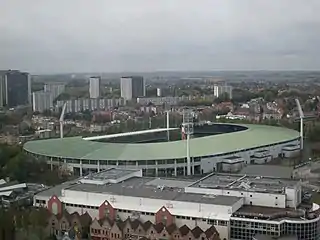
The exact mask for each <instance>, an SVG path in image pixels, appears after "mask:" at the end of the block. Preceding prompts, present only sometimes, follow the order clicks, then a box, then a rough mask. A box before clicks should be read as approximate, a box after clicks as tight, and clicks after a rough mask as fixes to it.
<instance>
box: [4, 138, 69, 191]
mask: <svg viewBox="0 0 320 240" xmlns="http://www.w3.org/2000/svg"><path fill="white" fill-rule="evenodd" d="M7 178H9V179H10V181H14V180H16V181H18V182H34V183H43V184H46V185H55V184H58V183H61V182H63V181H65V180H66V179H65V178H64V177H63V176H60V175H59V173H58V171H51V170H50V169H49V167H48V165H47V163H46V162H45V161H43V160H38V159H36V158H34V157H32V156H30V155H27V154H25V153H24V152H23V149H22V147H20V146H12V145H6V144H0V179H7Z"/></svg>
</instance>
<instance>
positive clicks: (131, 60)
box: [0, 0, 320, 73]
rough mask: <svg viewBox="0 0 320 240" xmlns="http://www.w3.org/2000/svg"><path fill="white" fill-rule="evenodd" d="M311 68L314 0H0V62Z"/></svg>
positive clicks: (317, 10)
mask: <svg viewBox="0 0 320 240" xmlns="http://www.w3.org/2000/svg"><path fill="white" fill-rule="evenodd" d="M6 68H10V69H21V70H25V71H30V72H32V73H53V72H95V71H99V72H118V71H157V70H189V71H190V70H318V69H320V0H0V69H6Z"/></svg>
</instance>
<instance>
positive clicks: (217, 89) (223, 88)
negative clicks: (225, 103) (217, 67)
mask: <svg viewBox="0 0 320 240" xmlns="http://www.w3.org/2000/svg"><path fill="white" fill-rule="evenodd" d="M213 92H214V96H215V97H217V98H218V97H221V95H223V94H224V93H226V94H228V96H229V98H230V99H232V86H229V85H226V84H225V85H219V84H215V85H214V86H213Z"/></svg>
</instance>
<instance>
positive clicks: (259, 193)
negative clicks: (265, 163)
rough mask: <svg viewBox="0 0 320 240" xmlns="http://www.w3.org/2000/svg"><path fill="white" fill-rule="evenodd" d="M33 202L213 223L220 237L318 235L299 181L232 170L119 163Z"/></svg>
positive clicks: (99, 215)
mask: <svg viewBox="0 0 320 240" xmlns="http://www.w3.org/2000/svg"><path fill="white" fill-rule="evenodd" d="M34 205H35V206H40V205H45V206H47V208H48V209H49V210H50V211H51V212H53V213H54V214H59V213H60V212H61V211H62V210H63V209H66V210H67V211H69V212H74V211H76V212H79V213H84V212H88V213H89V214H90V216H91V217H92V218H93V219H94V218H96V219H103V218H105V217H108V218H109V219H110V220H112V221H115V220H117V219H127V218H128V217H129V218H133V219H139V220H140V221H142V222H147V221H150V222H152V223H154V224H158V223H164V224H165V225H167V226H170V225H171V224H173V223H174V224H175V225H176V226H177V227H182V226H184V225H186V226H187V227H188V228H190V229H192V228H195V227H197V226H198V227H200V228H201V229H202V230H204V231H205V230H206V229H209V228H210V227H211V226H212V225H214V227H215V228H216V229H217V231H218V232H219V234H220V237H221V239H252V237H253V236H255V235H256V234H267V235H270V236H277V237H281V236H284V235H290V234H293V233H294V234H295V235H297V236H304V237H305V238H304V239H310V240H311V239H318V238H317V237H318V236H319V228H318V224H319V219H320V218H319V212H320V211H319V206H318V205H317V204H313V205H310V206H309V205H308V206H302V204H301V185H300V182H298V181H294V180H291V179H280V178H268V177H261V176H258V177H257V176H246V175H230V174H229V175H224V174H209V175H208V176H206V177H204V178H201V179H199V178H198V179H193V180H191V179H185V178H180V179H179V178H171V179H170V178H149V177H143V176H142V171H141V170H133V169H131V170H129V169H124V168H123V169H122V168H120V166H119V168H112V169H107V170H105V171H101V172H98V173H93V174H89V175H87V176H86V177H82V178H79V179H77V180H74V181H71V182H67V183H64V184H62V185H58V186H55V187H53V188H51V189H48V190H46V191H42V192H40V193H38V194H37V195H36V196H35V197H34ZM301 226H302V227H301Z"/></svg>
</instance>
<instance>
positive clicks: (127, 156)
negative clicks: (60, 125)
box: [24, 124, 299, 161]
mask: <svg viewBox="0 0 320 240" xmlns="http://www.w3.org/2000/svg"><path fill="white" fill-rule="evenodd" d="M235 125H241V126H245V127H247V128H248V129H247V130H244V131H238V132H232V133H224V134H218V135H212V136H206V137H199V138H194V139H191V140H190V141H191V142H190V155H191V157H200V156H212V155H217V154H222V153H227V152H235V151H240V150H246V149H249V148H255V147H260V146H266V145H270V144H274V143H282V142H286V141H291V140H295V139H297V138H299V132H297V131H295V130H291V129H287V128H282V127H274V126H267V125H254V124H246V125H245V124H235ZM24 149H25V150H26V151H28V152H30V153H34V154H38V155H45V156H49V157H58V158H71V159H86V160H124V161H130V160H157V159H180V158H185V157H186V152H187V151H186V141H185V140H181V141H172V142H161V143H144V144H141V143H104V142H96V141H89V140H84V139H83V138H82V137H67V138H62V139H61V138H54V139H46V140H36V141H30V142H27V143H25V145H24Z"/></svg>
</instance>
